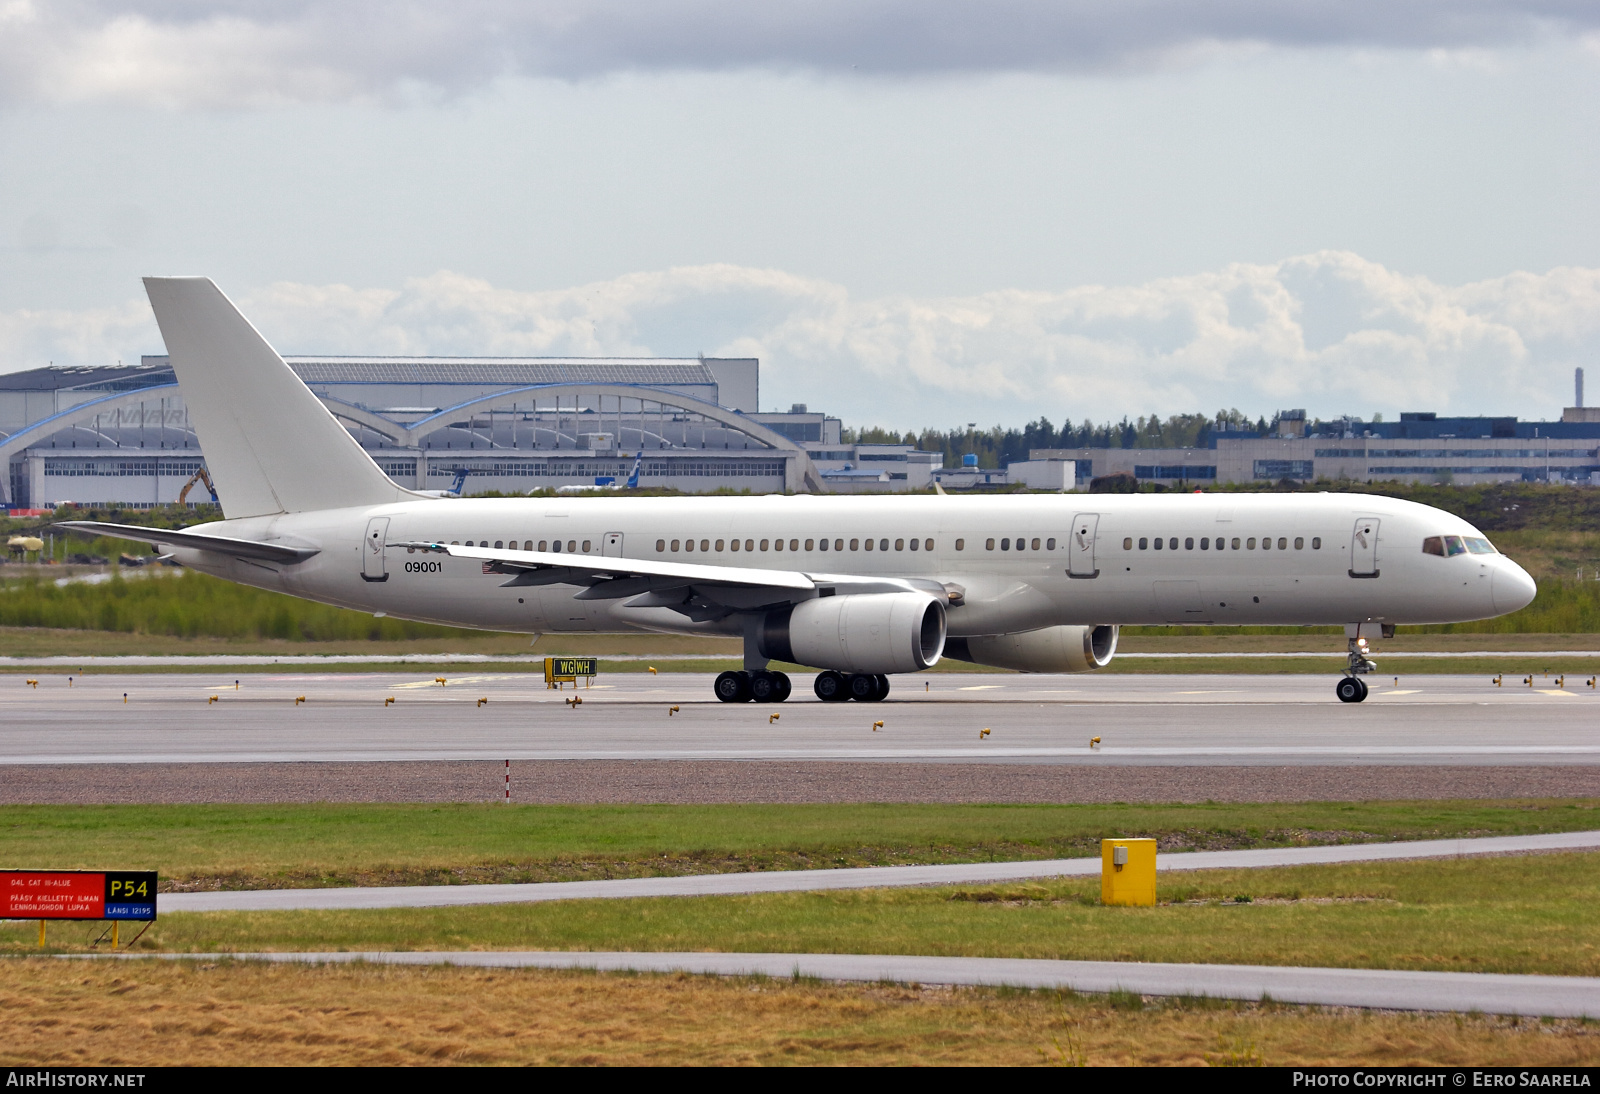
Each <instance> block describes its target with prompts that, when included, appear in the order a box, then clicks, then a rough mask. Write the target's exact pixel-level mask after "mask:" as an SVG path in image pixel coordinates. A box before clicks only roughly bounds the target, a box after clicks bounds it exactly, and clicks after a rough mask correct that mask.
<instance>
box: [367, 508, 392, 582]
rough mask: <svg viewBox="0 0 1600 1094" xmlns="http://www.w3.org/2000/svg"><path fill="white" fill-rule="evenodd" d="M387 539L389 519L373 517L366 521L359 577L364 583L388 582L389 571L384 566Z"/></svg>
mask: <svg viewBox="0 0 1600 1094" xmlns="http://www.w3.org/2000/svg"><path fill="white" fill-rule="evenodd" d="M388 538H389V518H388V517H373V518H372V519H371V520H369V521H367V537H366V541H365V542H364V543H362V545H361V577H362V579H363V580H365V581H388V580H389V571H388V568H387V567H386V566H385V565H384V558H383V548H384V541H385V540H387V539H388Z"/></svg>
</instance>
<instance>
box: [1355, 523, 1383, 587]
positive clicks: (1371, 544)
mask: <svg viewBox="0 0 1600 1094" xmlns="http://www.w3.org/2000/svg"><path fill="white" fill-rule="evenodd" d="M1350 576H1351V577H1377V576H1378V518H1377V517H1360V518H1358V519H1357V520H1356V526H1355V528H1354V529H1353V530H1352V531H1351V533H1350Z"/></svg>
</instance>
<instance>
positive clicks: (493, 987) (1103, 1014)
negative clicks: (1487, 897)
mask: <svg viewBox="0 0 1600 1094" xmlns="http://www.w3.org/2000/svg"><path fill="white" fill-rule="evenodd" d="M0 1006H5V1007H6V1008H7V1013H8V1014H10V1015H11V1016H12V1017H11V1018H10V1019H9V1020H8V1024H7V1035H6V1043H5V1044H4V1045H3V1046H0V1064H3V1065H7V1066H12V1067H24V1066H35V1067H36V1066H44V1065H51V1064H55V1065H73V1066H84V1065H91V1066H95V1065H98V1066H121V1067H139V1066H159V1065H166V1066H174V1065H176V1066H184V1065H206V1066H213V1067H218V1066H221V1067H238V1066H250V1065H257V1066H259V1065H294V1066H300V1067H305V1066H324V1067H326V1066H338V1065H368V1066H372V1065H377V1066H396V1065H407V1064H418V1065H441V1064H456V1065H460V1064H469V1065H492V1064H501V1065H505V1064H587V1065H594V1064H619V1065H626V1064H633V1065H641V1064H643V1065H662V1064H702V1065H704V1064H723V1065H727V1064H745V1065H751V1064H754V1065H777V1064H801V1065H822V1064H858V1065H859V1064H880V1065H882V1064H899V1065H925V1064H944V1065H958V1064H974V1065H975V1064H1004V1065H1029V1064H1032V1065H1040V1064H1045V1065H1056V1066H1074V1065H1079V1066H1082V1065H1089V1066H1095V1065H1123V1066H1126V1065H1130V1064H1153V1065H1167V1066H1176V1065H1191V1066H1193V1065H1206V1064H1210V1065H1213V1066H1252V1065H1262V1064H1266V1065H1268V1066H1275V1065H1276V1066H1281V1065H1288V1064H1299V1065H1308V1064H1345V1065H1350V1064H1366V1065H1373V1064H1381V1065H1390V1066H1397V1065H1407V1064H1411V1065H1417V1064H1432V1065H1435V1066H1439V1065H1446V1066H1503V1067H1504V1066H1523V1067H1526V1066H1540V1065H1542V1066H1553V1065H1565V1066H1573V1065H1582V1064H1592V1063H1593V1062H1594V1060H1595V1058H1596V1054H1597V1053H1600V1027H1597V1026H1596V1025H1595V1024H1594V1023H1585V1022H1573V1021H1557V1022H1534V1021H1528V1020H1520V1021H1519V1020H1516V1019H1500V1018H1493V1017H1487V1018H1486V1017H1483V1016H1477V1015H1474V1016H1461V1015H1448V1014H1392V1013H1391V1014H1384V1013H1373V1012H1369V1011H1355V1010H1347V1009H1319V1008H1313V1007H1292V1006H1281V1005H1275V1004H1270V1003H1268V1004H1260V1003H1224V1002H1215V1001H1207V1000H1198V999H1170V1000H1151V1001H1146V1000H1143V999H1140V998H1139V997H1137V996H1128V995H1119V996H1113V997H1109V998H1108V997H1104V996H1079V995H1074V994H1072V993H1070V992H1068V993H1058V992H1020V991H1009V990H1004V989H999V990H996V989H985V988H956V989H950V988H941V987H918V986H914V985H902V984H828V983H816V982H813V981H805V980H800V981H795V980H771V979H757V978H749V979H745V978H730V979H716V978H711V977H700V976H686V975H662V976H635V975H628V974H616V973H613V974H595V973H585V972H567V971H548V970H541V969H527V970H482V969H457V968H448V967H432V968H426V967H423V968H409V967H397V966H377V965H354V966H347V965H332V966H312V967H299V966H273V965H262V964H256V963H248V962H237V963H236V962H221V963H214V962H206V963H199V962H194V963H189V962H183V963H167V962H161V963H159V964H157V963H151V964H140V965H136V966H130V965H111V964H109V963H106V964H100V963H96V964H93V965H89V966H87V967H85V966H82V965H74V966H73V967H72V968H71V969H70V971H68V970H64V969H63V968H62V966H61V964H60V963H59V962H56V961H45V960H14V961H0ZM12 1008H15V1009H12Z"/></svg>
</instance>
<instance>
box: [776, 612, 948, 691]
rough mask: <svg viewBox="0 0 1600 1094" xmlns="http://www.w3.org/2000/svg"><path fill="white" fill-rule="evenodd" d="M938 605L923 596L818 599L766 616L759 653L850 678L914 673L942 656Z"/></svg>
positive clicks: (941, 621) (942, 624) (941, 618)
mask: <svg viewBox="0 0 1600 1094" xmlns="http://www.w3.org/2000/svg"><path fill="white" fill-rule="evenodd" d="M944 643H945V618H944V603H943V602H942V601H941V600H939V598H937V597H934V596H930V595H928V594H927V593H912V592H906V593H855V594H850V595H846V596H823V597H818V598H817V599H815V600H807V601H804V602H803V603H800V604H796V605H794V606H793V607H792V608H785V609H782V610H780V611H775V612H770V613H768V615H767V617H766V618H765V619H764V620H763V621H762V627H761V641H760V645H761V652H762V654H763V655H765V656H766V657H769V658H771V659H772V660H774V661H793V662H795V663H796V664H800V665H810V666H812V667H814V668H820V669H835V670H837V671H839V672H852V673H880V672H881V673H891V672H916V671H918V670H920V669H926V668H931V667H933V666H934V665H936V664H938V663H939V658H940V656H941V655H942V654H943V653H944Z"/></svg>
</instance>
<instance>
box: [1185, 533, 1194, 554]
mask: <svg viewBox="0 0 1600 1094" xmlns="http://www.w3.org/2000/svg"><path fill="white" fill-rule="evenodd" d="M1183 549H1184V550H1185V551H1192V550H1194V537H1193V536H1188V537H1187V538H1185V539H1184V541H1183Z"/></svg>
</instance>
